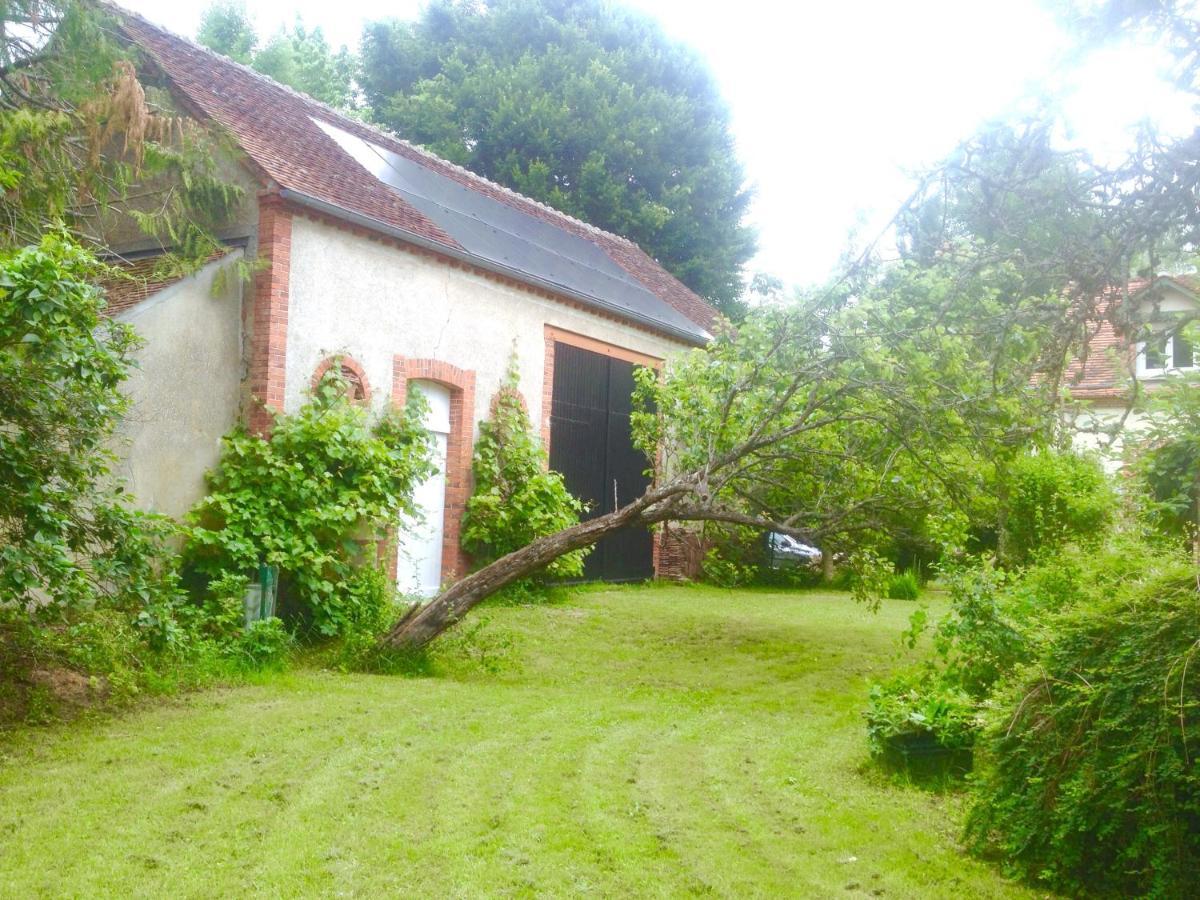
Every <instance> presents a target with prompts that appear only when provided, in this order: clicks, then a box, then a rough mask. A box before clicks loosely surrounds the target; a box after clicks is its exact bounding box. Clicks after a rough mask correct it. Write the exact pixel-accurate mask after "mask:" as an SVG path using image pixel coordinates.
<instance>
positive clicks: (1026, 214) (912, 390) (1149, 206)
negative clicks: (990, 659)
mask: <svg viewBox="0 0 1200 900" xmlns="http://www.w3.org/2000/svg"><path fill="white" fill-rule="evenodd" d="M1056 127H1057V123H1056V122H1055V121H1054V120H1053V119H1050V118H1035V119H1033V120H1031V121H1029V122H1023V123H1016V124H1001V125H996V126H989V127H988V128H985V129H983V130H982V131H981V132H980V134H978V135H976V136H974V137H973V138H971V139H970V140H968V141H966V142H964V144H963V145H962V146H961V147H959V148H958V149H957V150H956V151H955V152H954V153H953V154H952V155H951V156H950V157H949V158H948V159H947V160H946V161H945V162H944V163H943V164H941V165H940V166H939V167H938V168H937V169H935V170H934V171H933V172H931V173H930V174H929V175H928V176H927V177H926V178H925V179H923V180H922V182H921V184H920V185H919V187H918V189H917V190H916V192H915V193H914V195H913V197H912V198H911V199H910V200H909V201H908V203H906V204H905V205H904V207H903V208H902V209H901V210H900V211H899V212H898V213H897V215H896V217H895V218H894V219H893V221H892V223H891V225H890V226H889V229H888V231H887V234H888V236H889V237H890V238H893V239H894V247H895V251H896V253H897V254H898V257H899V258H898V259H897V260H895V261H892V262H889V263H887V264H884V263H881V262H880V260H879V256H880V254H878V253H876V252H875V247H874V246H869V247H868V248H867V250H866V251H864V253H863V255H862V256H861V257H859V258H858V260H857V261H855V262H854V263H853V264H851V265H849V266H848V267H847V271H846V274H845V275H844V276H843V277H842V278H841V279H840V280H838V281H837V282H835V283H834V284H833V285H832V286H831V287H828V288H825V289H823V290H821V291H817V292H813V293H811V294H809V295H807V296H802V297H799V298H796V299H794V300H787V301H782V300H779V299H776V300H775V302H771V303H767V304H765V305H763V306H761V307H760V308H758V309H756V310H755V311H753V312H752V313H751V314H750V315H749V316H748V317H747V319H746V320H745V322H743V323H742V324H741V325H739V326H738V328H737V329H736V330H734V329H728V330H726V331H724V332H722V333H720V334H718V335H717V336H716V338H715V339H714V340H713V341H712V343H711V344H710V345H709V346H708V347H706V348H705V349H704V350H697V351H694V352H693V353H691V354H690V355H688V356H686V357H685V358H683V359H681V360H678V361H675V362H673V364H672V366H671V367H670V368H669V370H668V371H667V372H666V373H665V375H664V376H663V377H662V378H661V379H659V378H657V377H656V376H655V375H654V374H653V373H650V372H648V371H643V372H642V373H641V379H640V384H639V388H638V395H637V398H636V400H637V403H636V404H635V407H636V408H637V409H639V410H640V412H636V413H635V415H634V432H635V438H636V440H637V441H638V444H639V446H640V447H641V449H642V450H643V451H644V452H645V453H646V455H647V458H648V459H654V460H655V461H656V465H655V481H654V484H653V486H652V487H651V488H650V489H649V490H648V491H647V492H646V493H645V494H644V495H643V496H642V497H639V498H638V499H636V500H634V501H633V502H631V503H629V504H627V505H626V506H624V507H622V508H620V509H618V510H615V511H614V512H612V513H609V514H607V515H604V516H600V517H598V518H594V519H591V520H589V521H587V522H583V523H581V524H579V525H575V526H572V527H570V528H567V529H564V530H563V531H560V532H558V533H556V534H553V535H550V536H547V537H543V538H540V539H538V540H535V541H533V542H532V543H530V544H529V545H528V546H527V547H523V548H521V549H519V550H517V551H516V552H514V553H510V554H508V555H506V556H503V557H501V558H499V559H497V560H495V561H494V562H492V563H490V564H489V565H486V566H484V567H483V568H481V569H480V570H479V571H477V572H475V573H473V574H471V575H469V576H468V577H466V578H464V579H462V580H461V581H459V582H457V583H455V584H453V585H451V586H450V587H449V588H447V589H446V590H445V591H443V592H442V593H441V594H440V595H439V596H438V597H436V598H434V600H433V601H431V602H430V603H429V604H428V605H425V606H414V607H412V608H411V609H410V610H408V612H407V613H406V614H405V616H404V617H403V618H402V619H401V621H399V622H397V623H396V625H395V626H394V627H393V628H392V629H391V630H390V631H389V632H388V634H387V635H385V637H384V639H383V640H384V644H385V645H387V646H390V647H396V648H401V647H419V646H422V645H424V644H426V643H428V642H429V641H430V640H432V639H433V638H435V637H436V636H437V635H438V634H440V633H441V632H442V631H444V630H445V629H446V628H448V627H450V626H452V625H453V624H454V623H455V622H457V621H459V620H460V619H461V618H462V617H463V616H464V615H465V614H466V613H467V612H468V611H469V610H470V609H471V608H472V607H473V606H475V605H476V604H478V603H479V602H481V601H482V600H484V599H485V598H486V597H488V596H489V595H490V594H491V593H493V592H495V591H496V590H498V589H500V588H502V587H504V586H505V585H506V584H509V583H511V582H512V581H513V580H515V579H518V578H522V577H525V576H526V575H528V574H529V573H531V572H534V571H536V570H537V569H538V568H540V567H542V566H545V565H546V564H547V563H549V562H550V561H552V560H554V559H555V558H557V557H558V556H559V555H561V554H562V553H566V552H570V551H572V550H577V549H579V548H581V547H586V546H588V545H590V544H592V543H594V542H596V541H597V540H599V539H601V538H603V537H605V536H606V535H608V534H611V533H612V532H614V531H617V530H619V529H621V528H625V527H630V526H645V525H654V524H656V523H660V522H666V521H717V522H727V523H733V524H738V525H744V526H747V527H751V528H757V529H762V530H771V531H779V532H783V533H785V534H791V535H793V536H796V537H799V538H801V539H804V540H808V541H810V542H813V543H816V544H818V545H821V544H826V545H832V546H836V547H839V548H848V549H849V551H850V552H852V553H857V555H858V556H859V559H860V562H862V563H864V564H867V563H869V562H870V561H871V558H872V551H873V549H874V548H875V547H878V546H879V545H880V544H881V543H882V538H883V537H884V536H886V535H887V534H888V533H889V530H895V529H897V528H900V527H903V525H904V523H905V522H906V521H907V520H909V519H912V518H913V517H917V516H919V517H920V518H921V519H922V523H923V524H922V527H923V529H924V533H925V536H926V537H927V538H930V539H932V540H934V541H936V542H938V543H940V544H942V545H953V544H955V543H956V542H958V541H961V540H962V538H963V536H964V533H965V529H966V525H967V522H968V518H969V517H970V516H976V517H978V516H979V515H980V513H981V510H982V514H983V515H984V516H988V515H990V516H992V517H993V522H994V523H995V525H996V526H997V530H998V532H999V535H1000V543H1001V550H1002V551H1003V544H1004V534H1005V531H1006V528H1005V521H1004V518H1005V512H1004V511H1005V509H1006V502H1007V501H1006V498H1005V496H1004V485H1005V477H1004V472H1005V470H1006V466H1007V465H1008V464H1009V462H1010V461H1011V460H1013V459H1015V458H1016V457H1017V456H1018V455H1019V454H1021V453H1024V452H1027V451H1028V450H1029V449H1031V448H1036V447H1038V446H1049V445H1052V444H1054V443H1055V442H1061V441H1064V440H1065V439H1066V437H1067V434H1068V433H1067V428H1066V426H1067V425H1068V423H1067V420H1066V417H1065V416H1064V410H1063V404H1062V401H1063V398H1064V394H1065V389H1066V388H1067V387H1069V386H1070V379H1071V378H1072V377H1079V375H1080V373H1081V372H1082V371H1083V369H1082V368H1081V367H1078V366H1077V367H1075V369H1074V370H1072V369H1071V368H1070V367H1069V365H1068V363H1069V361H1071V360H1082V359H1084V358H1085V357H1086V354H1087V349H1088V343H1089V337H1090V336H1091V335H1093V334H1094V333H1095V331H1096V329H1097V328H1098V327H1099V325H1100V323H1101V322H1102V321H1103V320H1105V319H1108V320H1109V321H1112V322H1114V323H1115V324H1116V325H1117V326H1118V328H1120V329H1121V330H1122V333H1129V334H1136V330H1137V328H1138V327H1139V323H1138V322H1136V321H1133V320H1132V319H1131V309H1132V308H1133V305H1132V304H1129V303H1127V302H1125V301H1126V300H1127V299H1128V286H1129V282H1130V278H1131V276H1132V275H1133V274H1136V273H1139V272H1140V273H1141V274H1144V273H1145V271H1153V270H1154V269H1155V268H1156V267H1157V266H1158V265H1159V261H1160V260H1161V259H1162V258H1163V253H1164V251H1169V250H1172V249H1173V250H1176V251H1179V250H1186V249H1188V248H1194V246H1195V245H1196V240H1197V239H1196V236H1197V235H1198V234H1200V214H1198V213H1197V209H1198V207H1197V206H1196V204H1195V178H1196V176H1195V171H1194V170H1195V167H1194V165H1191V163H1190V161H1191V160H1194V159H1195V153H1194V152H1193V151H1194V148H1195V146H1196V143H1197V142H1198V141H1200V132H1197V133H1196V135H1193V136H1191V137H1189V138H1185V139H1183V140H1181V141H1178V142H1175V143H1172V144H1164V143H1161V142H1159V141H1157V140H1156V139H1155V136H1154V135H1153V134H1152V133H1150V134H1147V135H1145V136H1143V138H1142V139H1141V140H1139V142H1138V143H1137V145H1136V146H1135V147H1134V148H1133V150H1132V151H1131V153H1130V155H1129V157H1128V158H1127V159H1126V160H1124V161H1122V163H1121V164H1120V165H1118V166H1116V167H1113V168H1109V169H1103V168H1101V167H1099V166H1097V165H1095V164H1094V163H1092V162H1091V161H1089V160H1088V159H1087V158H1086V157H1085V156H1084V155H1083V154H1081V153H1078V152H1074V151H1070V150H1062V149H1058V148H1056V146H1055V143H1054V142H1055V137H1054V135H1055V133H1056ZM1072 372H1073V374H1072ZM652 410H653V412H651V411H652ZM863 568H865V569H869V568H870V566H869V565H864V566H863Z"/></svg>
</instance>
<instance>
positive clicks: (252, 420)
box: [246, 195, 292, 434]
mask: <svg viewBox="0 0 1200 900" xmlns="http://www.w3.org/2000/svg"><path fill="white" fill-rule="evenodd" d="M291 253H292V214H291V212H290V211H289V210H288V209H287V208H286V207H285V206H284V204H283V202H282V201H281V200H280V199H279V198H278V197H277V196H274V195H263V196H260V197H259V198H258V259H259V264H260V266H261V268H260V269H259V270H258V271H257V272H256V273H255V275H254V292H253V302H252V307H251V321H250V373H249V375H250V410H249V414H248V415H247V417H246V418H247V423H248V425H249V426H250V430H251V431H253V432H256V433H259V434H262V433H265V432H267V431H268V430H270V427H271V410H274V411H277V412H278V411H282V410H283V392H284V386H285V383H286V373H287V321H288V287H289V283H290V279H291Z"/></svg>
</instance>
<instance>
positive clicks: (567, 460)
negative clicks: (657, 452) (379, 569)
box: [110, 12, 716, 593]
mask: <svg viewBox="0 0 1200 900" xmlns="http://www.w3.org/2000/svg"><path fill="white" fill-rule="evenodd" d="M119 17H120V19H121V21H122V30H123V33H124V35H125V36H126V38H127V39H128V40H129V41H130V42H131V43H133V44H134V45H136V46H137V48H139V50H140V51H141V56H142V57H143V58H144V59H145V60H146V61H147V66H146V68H147V71H139V76H140V77H142V79H143V80H144V81H147V82H148V83H151V84H157V85H159V86H161V87H163V88H165V89H166V90H167V91H169V92H170V95H171V96H172V97H174V98H175V100H176V102H177V103H178V104H179V107H180V108H181V109H183V110H186V111H187V112H188V113H189V114H190V115H193V116H195V117H197V118H201V119H206V120H210V121H214V122H216V123H218V124H219V125H220V126H222V127H223V128H224V129H226V130H227V131H228V132H229V134H230V135H231V136H232V138H233V140H234V142H235V143H236V145H237V147H238V148H239V149H240V151H241V154H242V156H241V157H240V159H239V160H238V163H237V166H236V167H235V168H233V169H232V170H231V176H230V177H231V178H233V179H235V180H237V181H239V182H240V183H241V184H242V185H243V186H244V187H245V189H246V193H247V197H248V200H247V203H246V204H245V209H244V210H243V211H242V213H241V214H240V215H238V216H237V217H236V219H237V221H233V222H230V223H229V224H228V227H227V228H226V229H225V230H224V231H223V233H222V237H223V238H225V239H226V241H227V243H228V246H229V252H228V253H227V254H225V255H224V256H219V257H217V258H214V259H213V260H211V261H210V263H209V264H208V265H207V266H206V267H205V268H204V269H202V270H201V271H200V272H199V273H197V274H196V275H194V276H192V277H189V278H186V279H180V280H176V281H174V282H172V283H151V284H146V285H142V286H138V287H129V286H125V287H121V288H117V289H115V290H114V292H113V294H112V295H110V304H111V308H112V310H113V312H114V313H115V314H116V315H118V316H121V317H123V318H126V319H128V320H130V321H132V322H133V323H134V324H135V325H136V326H137V327H138V329H139V330H140V331H141V332H142V333H143V334H144V335H145V336H146V337H147V339H148V343H147V346H146V348H145V350H144V351H143V355H142V370H141V372H140V373H139V374H138V375H137V376H136V377H135V379H134V380H133V382H132V384H131V391H132V393H133V397H134V400H135V408H134V413H133V415H132V416H131V418H130V420H129V422H128V423H127V426H126V437H127V438H128V441H129V443H128V447H129V451H128V454H127V460H126V469H127V474H128V475H129V477H130V480H131V483H132V485H133V487H134V490H135V491H136V492H137V494H138V496H139V497H140V498H141V499H142V502H143V503H145V504H147V505H150V506H152V507H154V508H156V509H159V510H161V511H163V512H166V513H169V514H172V515H180V514H181V513H183V512H184V511H185V510H186V509H187V508H188V507H189V506H190V505H191V504H192V503H193V502H194V501H195V500H196V499H198V498H199V497H200V496H201V495H202V492H203V473H204V472H205V471H206V470H207V469H208V468H209V467H211V466H212V465H213V464H214V463H215V462H216V460H217V457H218V453H219V443H220V437H221V435H222V434H224V433H225V432H226V431H227V430H228V429H229V428H230V426H231V425H232V424H233V423H234V422H236V421H238V420H239V419H241V420H243V421H245V422H247V424H249V425H250V427H252V428H257V429H262V428H265V427H267V426H268V425H269V421H270V414H269V412H268V410H271V409H274V410H284V411H292V410H295V409H296V408H297V407H298V406H299V405H300V404H301V403H302V402H303V400H304V397H305V392H306V391H307V390H308V389H309V388H310V387H311V386H312V385H313V383H314V381H315V379H317V378H318V377H319V376H320V374H321V373H322V372H323V371H324V370H325V369H326V368H327V367H328V366H329V365H331V364H333V360H334V359H335V358H336V359H338V360H339V361H340V364H341V365H342V366H343V367H344V372H345V373H346V374H347V376H348V378H349V379H350V380H351V382H352V385H353V388H352V389H353V390H354V391H355V393H356V395H357V396H358V397H360V398H361V399H362V400H363V401H364V402H366V403H368V404H370V405H371V406H372V407H373V408H377V409H378V408H382V407H383V406H384V405H386V404H391V403H402V402H403V401H404V398H405V396H406V395H407V392H408V391H410V390H420V391H422V392H423V393H424V394H425V395H426V397H427V398H428V399H429V401H430V414H429V417H428V420H427V422H426V427H427V428H428V429H429V430H430V432H431V433H432V435H433V437H434V441H435V445H436V447H437V452H438V456H439V459H440V471H439V474H438V475H436V476H435V477H434V478H433V479H431V480H430V481H429V482H427V483H426V484H424V485H422V486H421V487H420V489H419V491H418V496H419V499H420V501H421V503H422V506H423V508H424V510H425V514H426V515H425V518H426V522H425V524H424V525H423V526H422V527H420V528H417V527H415V526H413V525H412V523H406V527H405V529H404V534H403V537H402V539H401V541H400V544H401V550H402V552H401V553H400V554H399V561H398V563H397V577H398V579H399V581H400V583H401V585H402V587H404V588H406V589H411V590H420V591H423V592H426V593H429V592H432V591H434V590H436V588H437V587H438V585H439V584H440V583H441V582H442V581H443V580H445V579H447V578H452V577H454V576H456V575H460V574H462V573H463V571H464V568H465V566H466V564H467V563H466V560H465V559H464V558H463V555H462V553H461V550H460V548H459V523H460V520H461V516H462V511H463V507H464V504H465V502H466V499H467V497H468V495H469V490H470V484H469V479H470V459H471V450H472V445H473V442H474V437H475V426H476V423H477V422H478V420H480V419H481V418H484V417H485V416H486V415H487V413H488V408H489V404H490V400H491V397H492V395H493V394H494V392H495V391H496V389H497V388H498V387H499V385H500V384H501V381H502V379H503V377H504V373H505V371H506V369H507V367H508V363H509V360H510V357H511V355H512V354H513V353H515V354H516V357H517V360H518V364H519V369H520V390H521V393H522V395H523V397H524V399H525V402H526V404H527V407H528V409H529V412H530V415H531V417H532V418H533V420H534V422H536V423H539V425H540V428H541V432H542V436H543V439H544V440H545V441H546V442H547V444H548V446H549V451H550V458H551V464H552V466H553V467H554V468H556V469H557V470H559V471H561V472H562V473H563V474H564V477H565V478H566V481H567V484H568V487H570V488H571V490H572V491H573V492H574V493H575V494H576V495H577V496H579V497H581V498H582V499H583V500H585V501H587V502H588V503H589V504H590V508H591V510H592V512H594V513H601V512H604V511H607V510H609V509H612V508H613V505H614V504H617V503H624V502H626V501H628V500H629V499H631V498H632V497H634V496H636V495H637V493H639V492H640V491H641V489H642V488H643V487H644V485H645V483H646V476H645V474H644V470H645V468H646V466H647V463H646V460H645V459H644V457H643V456H641V455H640V454H639V453H638V452H637V451H636V450H635V449H634V447H633V445H632V442H631V439H630V431H629V411H630V402H629V401H630V392H631V390H632V386H633V382H632V373H633V369H634V367H635V366H638V365H650V366H660V365H662V364H664V361H665V360H667V359H668V358H669V357H670V356H671V355H672V354H674V353H678V352H681V351H684V350H687V349H688V348H690V347H695V346H699V345H702V344H703V343H704V342H705V341H706V340H707V339H708V337H709V336H710V334H709V332H710V329H711V328H712V325H713V322H714V319H715V315H716V314H715V311H714V310H713V309H712V308H711V307H710V306H709V305H708V304H706V303H705V302H704V301H703V300H701V299H700V298H699V297H697V296H696V295H695V294H693V293H692V292H691V291H690V290H688V289H687V288H686V287H685V286H684V285H683V284H682V283H681V282H679V281H678V280H677V279H675V278H674V277H673V276H671V275H670V274H669V273H668V272H666V271H665V270H664V269H663V268H662V267H661V266H659V265H658V264H657V263H656V262H655V261H654V260H652V259H651V258H650V257H648V256H647V255H646V254H645V253H643V252H642V251H641V250H640V249H639V248H638V247H637V246H635V245H634V244H632V243H630V242H629V241H626V240H624V239H622V238H620V237H617V236H615V235H612V234H608V233H606V232H603V231H600V230H598V229H596V228H593V227H591V226H589V225H587V224H586V223H584V222H581V221H578V220H576V219H573V218H571V217H569V216H566V215H564V214H562V213H559V212H557V211H554V210H552V209H550V208H548V207H546V206H543V205H541V204H539V203H536V202H534V201H532V200H529V199H527V198H524V197H521V196H519V195H517V194H515V193H513V192H511V191H509V190H507V189H505V188H502V187H500V186H498V185H496V184H494V183H491V182H489V181H486V180H484V179H481V178H479V177H477V176H475V175H473V174H471V173H469V172H467V171H465V170H463V169H461V168H459V167H456V166H454V165H452V164H450V163H447V162H445V161H443V160H441V159H439V158H437V157H434V156H432V155H430V154H428V153H426V152H424V151H422V150H419V149H417V148H415V147H413V146H411V145H409V144H406V143H404V142H402V141H399V140H396V139H395V138H393V137H391V136H389V135H386V134H384V133H382V132H379V131H376V130H374V129H372V128H369V127H367V126H364V125H363V124H362V123H360V122H357V121H354V120H351V119H348V118H346V117H344V116H342V115H340V114H339V113H337V112H336V111H334V110H332V109H330V108H328V107H326V106H323V105H322V104H319V103H317V102H316V101H313V100H311V99H310V98H307V97H304V96H302V95H300V94H297V93H295V92H294V91H291V90H290V89H288V88H285V87H283V86H281V85H279V84H277V83H275V82H273V81H271V80H270V79H267V78H265V77H264V76H262V75H259V74H258V73H256V72H254V71H252V70H250V69H248V68H245V67H243V66H240V65H238V64H236V63H233V62H231V61H229V60H227V59H225V58H223V57H220V56H218V55H216V54H214V53H212V52H211V51H208V50H206V49H203V48H201V47H199V46H197V45H195V44H193V43H192V42H190V41H188V40H186V39H184V38H181V37H178V36H176V35H173V34H171V33H169V32H166V31H164V30H163V29H161V28H158V27H157V26H155V25H152V24H151V23H149V22H147V21H145V20H143V19H141V18H139V17H137V16H134V15H131V14H128V13H124V12H121V13H119ZM156 249H158V250H161V248H153V247H144V246H138V245H136V244H131V245H130V246H128V247H126V248H124V251H123V253H122V256H123V257H125V258H127V259H133V260H135V262H134V265H138V264H147V263H145V262H144V261H145V260H150V259H152V258H153V254H154V251H155V250H156ZM139 253H140V254H142V255H141V256H139ZM242 258H245V259H255V260H257V261H258V265H259V268H258V269H257V271H256V273H255V275H254V279H253V283H252V284H249V285H246V286H244V287H243V286H241V285H240V284H239V283H238V281H237V279H225V280H226V281H228V282H229V285H228V286H227V287H226V289H225V290H224V291H222V292H218V293H217V294H216V295H214V293H213V291H212V287H213V285H214V279H216V278H217V277H218V273H219V272H220V270H221V269H222V267H227V266H230V265H233V264H234V263H235V262H236V261H237V260H239V259H242ZM217 283H218V284H220V282H217ZM659 550H660V548H658V547H656V546H655V545H654V542H653V541H652V539H651V536H650V535H649V533H646V532H641V533H636V534H625V535H617V536H615V537H614V538H612V539H611V540H610V541H608V542H606V543H605V544H603V545H601V546H599V547H598V548H597V550H596V551H595V552H594V553H593V555H592V558H591V560H590V561H589V568H588V573H589V575H590V576H593V577H604V578H614V579H632V578H643V577H647V576H650V575H652V574H654V572H655V571H656V563H657V560H658V557H659V556H660V552H659Z"/></svg>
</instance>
